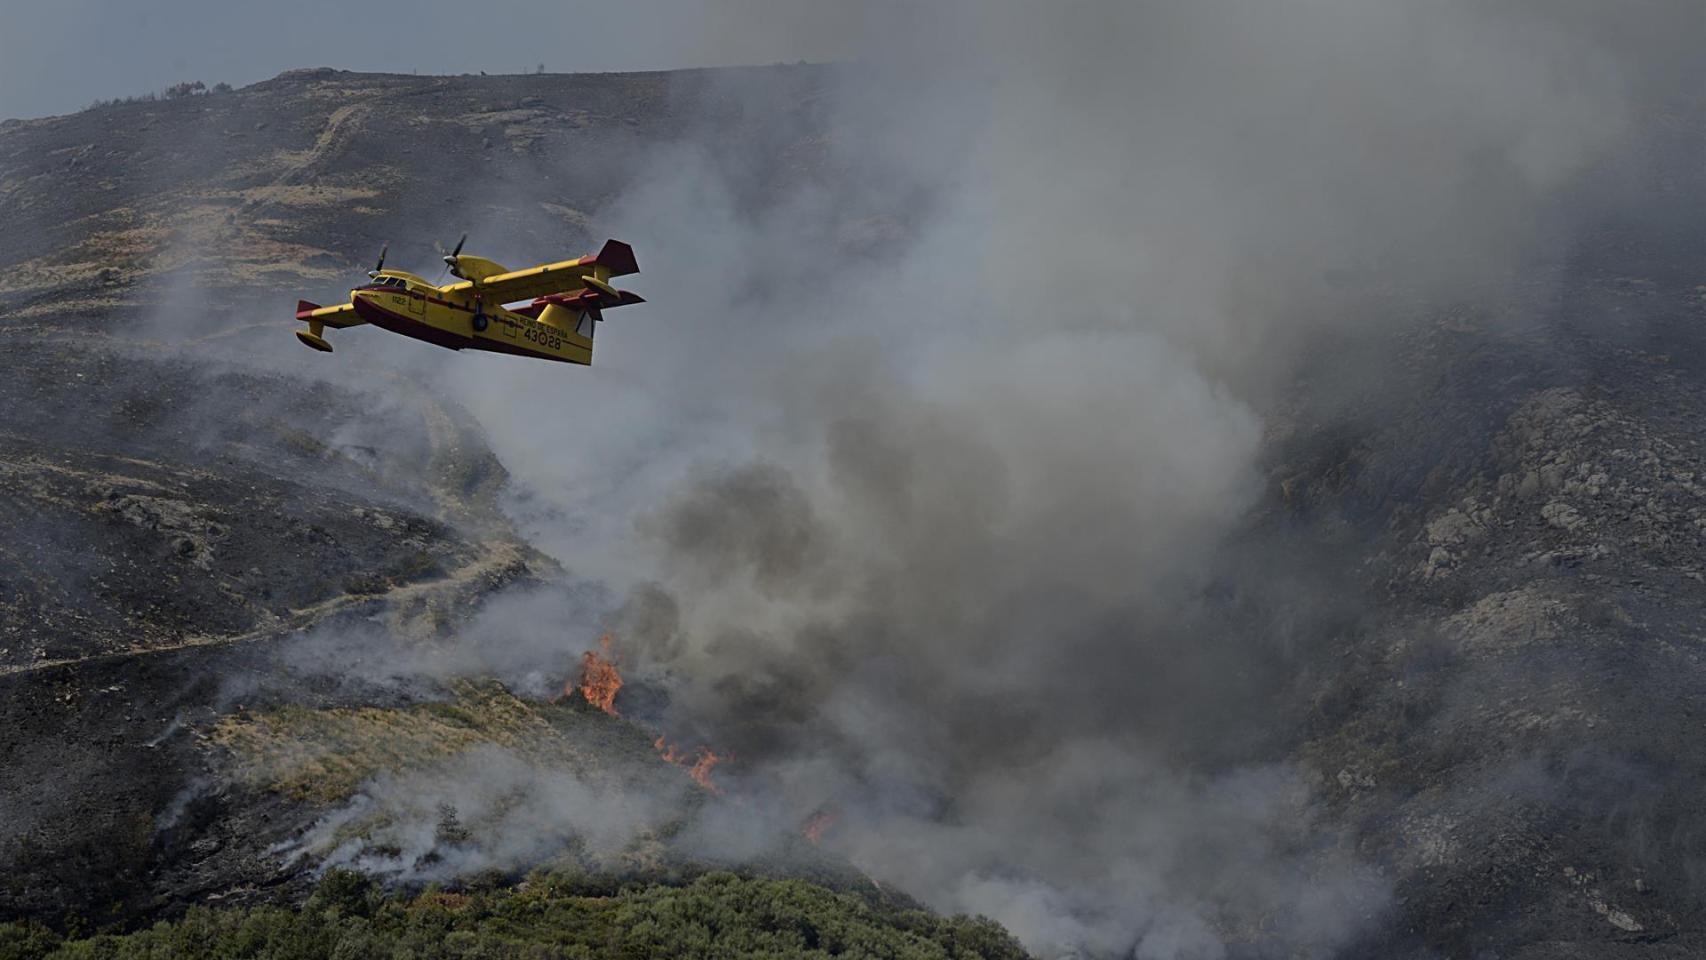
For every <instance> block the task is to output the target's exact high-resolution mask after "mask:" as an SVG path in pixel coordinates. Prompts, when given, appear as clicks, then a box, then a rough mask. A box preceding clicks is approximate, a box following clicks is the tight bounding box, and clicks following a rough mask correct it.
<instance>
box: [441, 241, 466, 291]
mask: <svg viewBox="0 0 1706 960" xmlns="http://www.w3.org/2000/svg"><path fill="white" fill-rule="evenodd" d="M467 242H468V235H467V234H466V233H464V234H463V235H462V239H460V240H458V241H456V249H454V250H452V251H450V252H449V253H447V254H445V256H444V270H445V271H446V272H448V271H451V270H455V269H456V257H457V256H458V255H459V254H461V253H462V245H463V244H464V243H467ZM439 249H440V250H442V249H444V248H443V247H440V248H439ZM457 276H461V274H457ZM438 279H439V280H440V282H442V281H443V280H444V273H443V272H441V273H439V275H438Z"/></svg>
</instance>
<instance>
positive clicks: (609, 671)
mask: <svg viewBox="0 0 1706 960" xmlns="http://www.w3.org/2000/svg"><path fill="white" fill-rule="evenodd" d="M618 663H619V660H618V658H617V656H616V654H615V653H614V652H613V651H612V650H611V637H610V634H608V633H607V634H605V635H604V636H602V637H599V638H598V649H595V650H588V651H586V652H585V653H583V654H581V671H580V676H579V677H578V678H577V679H576V680H574V681H573V682H571V683H569V684H568V685H566V686H565V687H564V689H563V694H564V696H570V695H572V694H574V693H575V692H577V691H578V692H579V693H580V695H581V696H582V697H583V698H585V699H586V702H587V703H590V704H592V705H593V706H595V707H597V708H598V709H600V710H602V711H604V712H605V713H608V714H609V715H611V716H613V717H620V716H622V714H621V712H620V711H618V710H617V709H616V694H617V693H618V692H620V691H621V689H622V671H621V669H620V668H619V667H618V665H617V664H618ZM652 746H653V747H655V748H656V749H657V752H658V755H659V756H661V757H663V759H664V761H665V762H667V763H672V764H675V765H676V766H678V767H685V768H686V769H687V775H688V776H690V777H692V778H693V782H694V783H697V784H698V785H699V786H701V787H704V788H705V789H706V790H709V791H711V792H712V793H722V792H723V791H722V788H720V787H718V786H717V785H716V783H715V782H713V781H712V780H711V770H712V768H713V767H715V766H716V765H717V764H719V763H722V762H723V761H725V760H727V759H728V755H727V754H719V753H717V752H716V751H714V750H712V749H711V748H710V747H707V746H703V745H701V746H700V747H698V748H697V749H695V750H691V751H690V750H687V749H684V748H682V747H680V746H678V745H676V744H672V743H670V742H669V741H668V739H667V738H666V737H664V736H661V735H660V736H659V737H658V738H657V740H656V742H654V743H653V744H652Z"/></svg>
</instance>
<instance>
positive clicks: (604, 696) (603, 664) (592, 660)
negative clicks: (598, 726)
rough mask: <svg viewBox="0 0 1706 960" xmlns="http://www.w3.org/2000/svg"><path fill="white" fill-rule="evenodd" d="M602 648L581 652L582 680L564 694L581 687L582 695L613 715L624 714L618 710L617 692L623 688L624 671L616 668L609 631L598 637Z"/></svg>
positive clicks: (589, 701) (588, 701)
mask: <svg viewBox="0 0 1706 960" xmlns="http://www.w3.org/2000/svg"><path fill="white" fill-rule="evenodd" d="M598 645H599V648H600V649H601V650H602V651H603V652H602V653H601V652H600V650H588V651H586V652H585V653H583V654H581V674H580V680H579V681H578V682H577V683H575V684H573V685H572V686H571V688H570V689H569V690H564V691H563V693H564V694H568V693H570V692H571V691H572V690H573V689H574V688H577V687H578V688H579V690H580V694H581V696H583V697H585V698H586V702H587V703H590V704H592V705H593V706H595V707H597V708H598V709H600V710H603V711H604V712H605V713H608V714H610V715H611V716H613V717H620V716H621V715H622V714H621V713H619V712H617V710H616V694H617V693H618V692H619V691H620V690H621V689H622V671H620V670H618V669H617V668H616V657H615V655H614V654H612V653H611V652H610V635H609V634H608V633H607V634H605V635H604V636H602V637H599V638H598Z"/></svg>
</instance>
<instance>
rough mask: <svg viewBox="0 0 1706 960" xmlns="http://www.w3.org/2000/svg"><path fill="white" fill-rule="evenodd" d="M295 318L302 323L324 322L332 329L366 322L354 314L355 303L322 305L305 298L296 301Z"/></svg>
mask: <svg viewBox="0 0 1706 960" xmlns="http://www.w3.org/2000/svg"><path fill="white" fill-rule="evenodd" d="M296 319H298V320H300V321H302V322H303V323H308V322H310V321H312V322H314V323H320V324H324V325H326V326H328V327H332V328H333V329H340V330H341V329H342V328H344V327H353V326H357V325H359V324H363V323H366V322H367V321H366V320H363V319H361V318H360V317H358V316H356V313H355V304H353V303H340V304H338V305H337V306H335V307H322V306H320V305H319V304H317V303H309V302H308V301H306V300H298V301H296Z"/></svg>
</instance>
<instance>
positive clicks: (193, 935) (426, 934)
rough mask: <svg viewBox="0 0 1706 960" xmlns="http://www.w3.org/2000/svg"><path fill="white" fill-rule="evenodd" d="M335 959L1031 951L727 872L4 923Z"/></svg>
mask: <svg viewBox="0 0 1706 960" xmlns="http://www.w3.org/2000/svg"><path fill="white" fill-rule="evenodd" d="M326 957H331V958H337V960H345V958H348V960H355V958H364V957H409V958H413V960H439V958H492V960H498V958H506V960H507V958H521V960H532V958H540V960H544V958H558V957H567V958H584V960H650V958H654V957H669V958H705V960H725V958H726V960H734V958H782V957H788V958H808V960H828V958H831V957H836V958H844V960H867V958H869V960H877V958H882V960H972V958H984V957H987V958H1000V960H1007V958H1012V960H1019V958H1023V957H1025V953H1024V951H1023V950H1022V949H1021V948H1020V947H1019V944H1018V943H1017V942H1016V941H1015V940H1014V939H1013V938H1012V936H1010V935H1009V934H1008V933H1007V932H1006V931H1004V930H1002V929H1001V928H1000V927H999V926H997V925H996V924H994V923H992V922H991V921H988V920H984V919H981V918H980V919H975V920H974V919H969V918H966V917H953V918H944V917H938V916H935V915H933V914H929V913H925V912H923V911H918V910H899V909H895V908H891V907H883V906H873V905H872V904H870V903H867V902H866V901H865V900H862V899H860V898H859V897H856V896H853V895H851V894H845V893H836V892H834V891H832V890H828V889H825V888H823V887H819V886H816V885H814V884H810V883H806V882H804V881H801V880H769V879H758V878H748V877H738V876H735V875H733V874H729V873H712V874H706V875H704V876H701V877H699V878H698V879H696V880H694V881H693V882H691V883H689V884H686V885H685V886H679V887H671V886H663V885H658V884H654V885H651V886H611V885H608V884H603V883H594V882H590V881H588V880H587V879H586V878H579V877H574V876H568V875H562V874H551V873H535V874H534V875H533V876H530V877H529V878H528V880H527V882H526V883H525V884H521V885H519V886H517V887H513V888H503V889H495V890H482V891H477V892H472V893H447V892H444V891H442V890H428V891H424V892H422V893H420V894H418V895H415V896H413V897H407V898H402V897H392V898H386V897H384V896H382V895H381V894H380V893H379V891H378V890H377V889H376V888H375V887H374V885H373V883H372V882H371V881H370V880H368V879H367V878H365V877H363V876H361V875H360V874H355V873H350V872H347V871H337V870H335V871H332V872H330V873H328V874H327V875H326V877H325V879H323V880H322V881H321V883H320V885H319V887H318V888H317V889H316V890H315V892H314V894H313V896H311V897H310V898H309V899H308V903H307V904H306V905H305V906H304V907H303V909H301V910H290V909H286V908H283V907H266V906H263V907H251V908H246V909H224V910H212V909H208V908H205V907H197V908H194V909H192V910H190V911H189V912H188V913H187V914H185V916H184V917H183V918H182V919H180V920H177V921H173V922H166V923H159V924H156V925H154V926H153V927H150V928H148V929H146V930H139V931H136V932H134V933H129V934H124V935H103V936H97V937H90V938H86V939H72V940H62V939H61V938H60V937H58V936H57V935H55V934H54V933H53V932H52V931H49V930H47V929H45V928H43V927H41V926H39V925H33V924H28V923H13V924H6V925H0V960H145V958H146V960H166V958H173V960H176V958H187V960H227V958H229V960H238V958H257V960H260V958H264V960H321V958H326Z"/></svg>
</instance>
